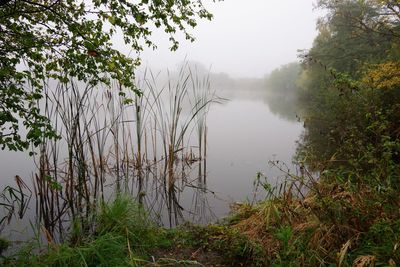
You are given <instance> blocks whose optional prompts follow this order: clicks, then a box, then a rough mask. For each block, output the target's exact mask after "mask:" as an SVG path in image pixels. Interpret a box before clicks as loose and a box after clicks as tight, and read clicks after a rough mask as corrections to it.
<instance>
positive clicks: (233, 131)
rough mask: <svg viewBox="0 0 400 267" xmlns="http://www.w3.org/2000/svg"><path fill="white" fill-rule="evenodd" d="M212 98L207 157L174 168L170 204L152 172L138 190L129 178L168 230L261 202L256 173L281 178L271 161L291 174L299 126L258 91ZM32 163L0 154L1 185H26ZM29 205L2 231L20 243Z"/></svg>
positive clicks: (270, 178)
mask: <svg viewBox="0 0 400 267" xmlns="http://www.w3.org/2000/svg"><path fill="white" fill-rule="evenodd" d="M216 94H217V95H218V96H219V97H221V98H224V99H225V100H224V101H220V102H221V103H215V104H212V105H211V106H210V107H209V111H208V112H207V117H206V125H207V135H206V142H207V146H206V151H207V152H206V156H205V157H204V158H202V159H201V160H198V161H196V162H194V163H193V164H188V165H187V166H186V165H185V166H184V165H183V164H181V165H182V166H181V167H178V164H177V163H176V164H175V166H176V168H182V170H183V169H184V173H185V177H183V176H182V177H181V179H182V180H180V181H177V182H176V185H175V186H174V196H173V203H174V205H171V203H172V202H169V203H170V204H168V201H170V199H167V198H166V197H165V196H164V193H162V192H165V190H162V189H161V187H160V185H159V184H160V183H159V182H155V180H156V178H154V177H155V176H157V170H156V171H154V172H153V173H152V174H153V175H145V177H146V178H145V179H144V181H145V182H144V186H143V185H142V186H141V188H138V186H137V184H135V183H136V182H135V180H134V179H132V183H131V182H130V183H129V184H130V186H129V187H130V191H129V192H131V193H132V194H138V193H139V192H143V191H144V192H143V195H144V197H143V199H142V202H143V203H144V204H145V205H146V206H147V207H148V208H149V210H151V211H152V213H153V215H155V216H154V218H156V219H158V221H159V223H160V224H164V225H165V226H171V227H173V226H175V225H177V224H180V223H182V222H184V221H186V220H189V221H192V222H195V223H209V222H213V221H216V220H218V219H220V218H223V217H224V216H226V215H227V214H228V213H229V211H230V205H231V204H232V203H234V202H244V201H253V200H254V199H257V200H259V199H262V198H263V197H264V195H265V194H264V193H263V192H262V190H259V192H258V193H257V194H255V192H254V189H255V188H254V181H255V178H256V176H257V173H262V174H263V175H265V176H266V177H267V178H268V181H269V182H270V183H271V184H272V185H275V184H279V183H280V182H281V181H282V179H283V177H284V173H282V172H281V171H279V170H278V169H277V168H276V167H273V166H271V165H270V164H269V163H268V162H269V161H271V160H274V161H275V162H276V161H278V160H279V161H280V162H283V163H286V165H287V167H288V168H289V169H290V170H291V171H292V172H295V171H296V170H295V166H293V165H292V157H293V155H294V153H295V150H296V141H297V140H298V139H299V136H300V134H301V133H302V131H303V127H302V124H300V123H298V122H297V121H296V120H291V121H289V120H287V119H284V118H285V116H279V114H273V113H272V112H271V111H270V109H269V107H268V105H267V101H265V97H264V96H263V94H262V93H260V92H259V91H250V92H249V91H246V90H237V89H236V90H234V91H229V90H220V91H217V92H216ZM191 135H194V134H193V133H191ZM147 138H150V137H147ZM193 149H194V150H195V149H196V147H195V146H193ZM61 154H62V153H61ZM149 154H150V153H149ZM62 155H63V154H62ZM183 161H184V159H183V156H182V162H183ZM35 164H36V165H37V164H39V159H38V157H37V158H36V163H33V162H32V158H30V157H29V156H27V155H26V154H25V153H19V152H18V153H13V152H6V151H1V152H0V169H1V173H0V175H1V176H0V183H1V187H5V186H7V185H10V186H15V182H14V177H15V175H18V176H20V177H21V178H22V179H23V180H24V181H25V182H26V183H27V184H31V181H32V177H34V172H37V171H36V170H35ZM126 166H128V164H127V165H126ZM179 166H180V165H179ZM121 168H122V167H121ZM110 169H112V168H110ZM132 169H133V168H132ZM149 169H150V167H149ZM127 173H128V171H127ZM131 173H134V171H133V170H132V171H131ZM127 175H129V174H127ZM113 185H115V183H110V184H108V185H106V186H105V189H104V190H105V192H106V195H112V192H114V190H113V189H111V188H112V187H113ZM34 202H35V201H34V198H33V199H32V200H31V203H30V205H29V207H30V209H29V210H28V211H27V213H26V215H25V217H24V219H23V220H18V219H15V218H13V220H12V224H11V225H10V226H8V227H6V229H5V230H4V231H5V233H6V237H7V236H9V237H12V238H11V239H13V240H16V239H23V237H26V235H29V234H27V233H28V232H29V233H32V231H31V230H29V228H30V226H29V224H28V223H27V221H28V220H29V218H32V217H34V216H35V205H34ZM12 229H17V231H12ZM3 235H4V233H3Z"/></svg>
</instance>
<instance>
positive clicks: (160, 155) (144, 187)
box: [34, 66, 217, 241]
mask: <svg viewBox="0 0 400 267" xmlns="http://www.w3.org/2000/svg"><path fill="white" fill-rule="evenodd" d="M156 80H157V78H156V76H154V75H153V74H152V73H150V72H148V73H147V72H146V74H145V76H144V78H143V79H141V80H140V81H138V84H137V86H138V87H139V88H140V89H141V90H142V92H143V94H142V95H134V94H133V93H132V94H130V93H129V92H128V93H125V94H121V93H120V92H121V90H122V88H120V87H119V86H118V85H115V86H114V87H116V88H117V89H116V88H111V87H110V88H108V87H107V88H105V91H104V92H103V91H100V90H99V88H94V87H93V86H90V85H82V84H78V83H76V82H73V81H72V82H69V83H68V84H59V85H57V86H56V87H55V88H51V86H50V85H49V84H46V89H45V92H46V99H45V103H42V104H43V105H44V106H45V108H44V112H45V114H46V115H47V116H48V117H49V118H51V120H52V123H53V126H54V128H55V129H57V130H58V133H59V135H60V137H61V138H60V139H57V140H54V139H47V138H46V137H43V144H42V145H41V147H40V153H39V155H38V156H39V157H38V160H37V168H38V170H37V173H36V175H35V177H34V190H35V193H36V196H37V197H36V207H37V216H38V221H39V222H40V224H41V225H42V227H43V229H45V230H44V231H45V232H46V233H47V234H48V235H49V238H51V240H60V241H62V240H63V239H65V233H67V232H68V231H70V230H71V227H73V228H74V231H72V232H73V233H80V232H82V231H89V232H90V231H93V229H94V228H93V226H94V223H95V216H94V215H95V211H96V210H97V207H98V205H99V203H100V202H101V201H104V200H105V199H108V198H110V197H112V196H113V195H114V194H118V193H120V192H129V193H131V194H135V195H136V196H137V200H138V202H139V203H141V204H143V205H145V206H146V207H147V208H148V209H149V210H150V211H151V212H152V213H153V215H155V216H156V217H158V218H159V221H160V222H162V221H163V222H166V220H165V219H166V218H167V221H168V222H167V223H168V224H169V225H170V226H175V225H177V224H179V223H181V222H182V221H184V220H186V219H190V218H191V219H192V220H194V216H195V214H197V216H204V218H206V217H207V216H206V214H207V206H208V205H207V193H208V191H207V188H206V154H207V148H206V147H207V127H206V116H207V112H208V109H209V105H210V104H211V103H213V102H216V101H217V99H216V97H215V96H214V94H213V93H212V92H211V91H210V84H209V81H208V79H207V78H205V79H199V78H198V77H196V76H195V75H194V74H193V72H192V71H191V70H190V69H187V66H186V67H183V68H182V69H181V70H180V72H179V73H178V76H177V78H176V80H175V81H174V80H172V79H170V80H169V81H168V82H167V84H166V86H164V87H161V89H160V87H158V86H157V84H156ZM166 99H168V100H169V101H166ZM186 109H187V111H186ZM193 133H196V135H197V137H196V138H192V134H193ZM195 170H196V171H195ZM193 177H195V178H193ZM188 191H190V194H191V195H192V196H193V203H192V204H191V205H188V203H184V202H183V201H186V200H187V199H189V198H188ZM207 218H208V217H207ZM71 222H74V223H73V224H71ZM72 238H79V236H75V237H72Z"/></svg>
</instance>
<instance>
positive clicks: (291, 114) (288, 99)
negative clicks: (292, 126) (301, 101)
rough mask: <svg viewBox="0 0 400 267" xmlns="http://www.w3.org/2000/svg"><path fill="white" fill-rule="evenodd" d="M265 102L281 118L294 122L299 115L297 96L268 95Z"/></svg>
mask: <svg viewBox="0 0 400 267" xmlns="http://www.w3.org/2000/svg"><path fill="white" fill-rule="evenodd" d="M264 102H265V103H267V105H268V107H269V110H270V111H271V112H272V113H273V114H275V115H278V116H279V117H281V118H283V119H286V120H289V121H294V120H295V119H296V114H297V113H298V106H297V96H295V95H294V94H287V95H280V94H266V95H265V96H264Z"/></svg>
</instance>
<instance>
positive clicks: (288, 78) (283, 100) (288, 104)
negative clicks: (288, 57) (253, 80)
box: [264, 62, 300, 120]
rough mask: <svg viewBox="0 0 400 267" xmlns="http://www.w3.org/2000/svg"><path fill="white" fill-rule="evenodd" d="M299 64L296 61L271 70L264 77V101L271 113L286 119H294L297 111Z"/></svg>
mask: <svg viewBox="0 0 400 267" xmlns="http://www.w3.org/2000/svg"><path fill="white" fill-rule="evenodd" d="M299 72H300V64H299V63H297V62H294V63H290V64H287V65H284V66H281V67H280V68H278V69H275V70H273V71H272V72H271V73H270V74H269V75H268V76H267V77H266V79H265V86H266V89H267V94H266V96H265V97H264V101H265V102H266V103H267V104H268V106H269V108H270V110H271V112H272V113H274V114H277V115H279V116H281V117H282V118H285V119H288V120H295V118H296V113H297V112H298V106H297V99H298V90H299V89H298V87H297V85H296V81H297V79H298V77H299Z"/></svg>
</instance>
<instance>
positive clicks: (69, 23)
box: [0, 0, 212, 150]
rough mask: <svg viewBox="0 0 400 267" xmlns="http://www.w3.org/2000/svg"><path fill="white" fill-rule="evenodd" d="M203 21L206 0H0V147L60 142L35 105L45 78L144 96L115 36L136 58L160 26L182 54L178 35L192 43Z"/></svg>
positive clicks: (21, 147) (207, 16) (132, 60)
mask: <svg viewBox="0 0 400 267" xmlns="http://www.w3.org/2000/svg"><path fill="white" fill-rule="evenodd" d="M199 18H200V19H203V18H205V19H208V20H210V19H211V18H212V15H211V14H210V13H209V12H208V11H207V10H206V9H205V7H204V6H203V4H202V1H201V0H140V1H129V0H108V1H106V0H81V1H79V0H0V146H1V148H2V149H4V148H6V147H7V148H8V149H10V150H24V149H27V148H28V147H29V144H30V143H31V142H33V144H34V145H38V144H39V143H40V141H41V138H42V137H43V136H46V137H54V136H56V134H55V132H54V131H53V130H52V129H51V127H50V125H49V120H48V118H46V117H44V116H42V115H41V113H40V110H39V108H38V105H37V101H38V100H39V99H41V98H42V97H43V91H42V88H43V83H44V82H45V80H46V79H54V80H57V81H59V82H63V83H66V82H68V81H69V80H70V79H78V80H80V81H83V82H87V83H91V84H97V83H106V84H108V83H110V81H111V80H117V81H118V82H119V84H120V85H121V88H127V89H131V90H134V91H135V92H136V93H140V92H139V90H138V89H136V88H135V86H134V73H135V72H134V71H135V68H136V67H137V66H138V64H140V60H139V58H138V57H137V58H131V57H128V56H127V55H124V54H123V53H121V52H120V51H118V50H117V49H115V48H114V46H113V43H112V38H113V37H115V36H116V35H121V36H122V38H123V41H124V42H125V44H126V45H129V46H130V47H131V48H132V49H133V51H136V52H140V51H141V50H142V49H143V47H144V46H149V47H152V48H153V49H155V48H156V45H155V44H154V43H153V41H152V40H151V33H152V30H151V27H152V26H155V27H157V28H162V29H164V31H165V32H166V33H167V34H168V35H169V36H170V37H169V39H170V41H171V44H172V46H171V49H172V50H176V49H177V48H178V41H177V39H176V37H175V36H176V33H177V32H178V31H179V32H183V33H184V35H185V37H186V39H188V40H190V41H193V40H194V37H193V36H192V35H191V34H190V32H188V31H187V29H188V28H193V27H195V26H196V19H199ZM21 123H22V124H23V125H24V127H25V128H26V129H27V130H28V132H27V134H26V136H24V135H23V134H22V133H21Z"/></svg>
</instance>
